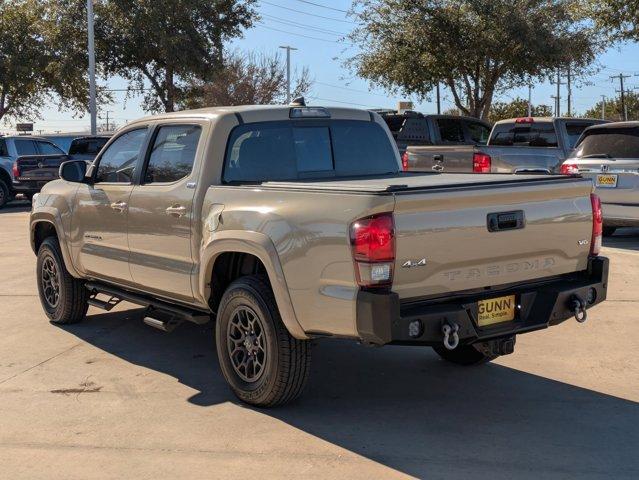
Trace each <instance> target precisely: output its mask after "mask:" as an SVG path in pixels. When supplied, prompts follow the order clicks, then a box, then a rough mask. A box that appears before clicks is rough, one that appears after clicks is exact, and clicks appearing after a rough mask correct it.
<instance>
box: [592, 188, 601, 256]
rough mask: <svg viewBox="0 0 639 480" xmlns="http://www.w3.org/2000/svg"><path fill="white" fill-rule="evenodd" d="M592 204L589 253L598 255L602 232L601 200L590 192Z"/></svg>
mask: <svg viewBox="0 0 639 480" xmlns="http://www.w3.org/2000/svg"><path fill="white" fill-rule="evenodd" d="M590 204H591V205H592V238H591V239H590V255H599V251H600V250H601V236H602V234H603V214H602V213H601V200H600V199H599V197H598V196H597V195H595V194H594V193H591V194H590Z"/></svg>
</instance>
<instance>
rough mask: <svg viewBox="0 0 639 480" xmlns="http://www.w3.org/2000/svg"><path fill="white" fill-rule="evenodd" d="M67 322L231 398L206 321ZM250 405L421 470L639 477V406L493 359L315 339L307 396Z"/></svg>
mask: <svg viewBox="0 0 639 480" xmlns="http://www.w3.org/2000/svg"><path fill="white" fill-rule="evenodd" d="M65 329H66V330H67V331H68V332H69V333H72V334H73V335H76V336H77V337H79V338H81V339H83V340H85V341H87V342H89V343H90V344H92V345H94V346H96V347H98V348H100V349H102V350H104V351H107V352H109V353H110V354H112V355H116V356H118V357H120V358H122V359H123V360H125V361H127V362H131V363H133V364H136V365H141V366H144V367H145V368H150V369H154V370H156V371H159V372H162V373H165V374H168V375H171V376H173V377H175V378H176V379H177V380H178V381H180V382H181V383H183V384H186V385H188V386H190V387H191V388H193V389H195V390H197V391H198V392H199V393H197V394H196V395H194V396H193V397H191V398H189V399H188V401H189V402H191V403H193V404H196V405H200V406H202V407H207V406H212V405H216V404H219V403H223V402H229V401H230V402H234V403H236V400H235V397H233V395H232V394H231V393H230V391H229V389H228V387H227V386H226V384H225V382H224V379H223V378H222V375H221V374H220V372H219V369H218V364H217V358H216V354H215V345H214V341H213V331H212V328H211V327H206V328H205V327H201V326H196V325H191V324H188V325H183V326H181V327H180V328H178V329H177V330H176V331H175V332H173V333H172V334H165V333H162V332H159V331H155V330H153V329H151V328H150V327H147V326H145V325H143V324H142V322H141V310H129V311H123V312H116V313H107V314H98V315H91V316H90V317H89V318H88V319H87V322H85V323H83V324H79V325H75V326H69V327H65ZM540 354H543V352H540ZM257 411H258V412H260V413H261V414H263V415H268V416H270V417H273V418H276V419H279V420H281V421H283V422H285V423H287V424H289V425H291V426H293V427H295V428H297V429H300V430H302V431H304V432H307V433H309V434H311V435H314V436H316V437H318V438H321V439H323V440H325V441H327V442H330V443H332V444H335V445H338V446H340V447H342V448H345V449H347V450H349V451H351V452H354V453H356V454H358V455H361V456H364V457H366V458H369V459H371V460H373V461H376V462H378V463H380V464H383V465H386V466H388V467H390V468H393V469H395V470H398V471H400V472H404V473H406V474H409V475H413V476H415V477H420V478H423V477H426V476H428V477H429V478H433V477H435V478H518V479H519V478H534V479H538V478H639V456H637V454H636V452H637V447H639V428H638V426H639V404H637V403H634V402H631V401H627V400H623V399H619V398H616V397H613V396H609V395H604V394H601V393H598V392H595V391H591V390H587V389H583V388H579V387H575V386H571V385H568V384H565V383H561V382H557V381H553V380H549V379H547V378H543V377H540V376H536V375H532V374H528V373H525V372H521V371H518V370H514V369H511V368H507V367H503V366H499V365H496V364H492V365H484V366H482V367H475V368H462V367H456V366H453V365H450V364H447V363H444V362H443V361H440V360H439V359H438V357H437V356H436V355H435V354H434V353H433V352H432V350H431V349H429V348H419V347H393V346H388V347H384V348H381V349H375V348H366V347H362V346H358V345H356V344H355V343H354V342H347V341H337V340H325V341H320V342H317V343H316V344H315V346H314V347H313V367H312V374H311V379H310V382H309V386H308V388H307V390H306V392H305V394H304V396H303V397H302V398H301V399H300V400H299V401H297V402H296V403H294V404H292V405H289V406H286V407H283V408H277V409H269V410H257ZM203 418H204V417H203Z"/></svg>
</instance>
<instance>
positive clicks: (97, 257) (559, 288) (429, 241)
mask: <svg viewBox="0 0 639 480" xmlns="http://www.w3.org/2000/svg"><path fill="white" fill-rule="evenodd" d="M295 105H297V106H290V107H285V106H239V107H218V108H209V109H203V110H196V111H184V112H175V113H167V114H163V115H160V116H156V117H150V118H145V119H141V120H138V121H135V122H132V123H130V124H128V125H127V126H126V127H125V128H124V129H122V130H120V131H119V132H118V133H117V134H116V135H115V136H114V137H113V138H112V139H111V140H110V142H109V143H108V144H107V145H106V147H105V148H104V149H103V150H102V151H101V152H100V154H99V155H98V157H97V158H96V160H95V161H94V162H93V164H92V165H91V166H90V167H89V168H88V169H87V164H86V162H84V161H70V162H65V163H64V164H63V166H62V167H61V169H60V173H61V177H62V179H61V180H58V181H55V182H51V183H49V184H47V185H46V186H45V187H44V188H43V190H42V192H41V193H40V194H39V195H37V196H36V197H35V198H34V206H33V210H32V213H31V218H30V228H31V245H32V248H33V251H34V252H35V253H36V254H37V285H38V291H39V295H40V300H41V302H42V306H43V308H44V311H45V313H46V315H47V316H48V317H49V318H50V319H51V321H52V322H53V323H57V324H68V323H73V322H78V321H80V320H82V319H83V318H84V317H85V314H86V312H87V308H88V306H89V305H93V306H95V307H98V308H102V309H105V310H110V309H111V308H113V307H114V306H115V305H116V304H118V303H119V302H120V301H123V300H126V301H130V302H133V303H136V304H140V305H143V306H146V307H147V311H146V314H145V319H144V321H145V322H146V323H147V324H149V325H152V326H154V327H157V328H159V329H162V330H165V331H170V330H172V329H173V328H175V327H176V326H177V325H178V324H179V323H181V322H184V321H190V322H195V323H198V324H201V323H206V322H208V321H210V320H211V319H212V318H214V319H215V320H216V322H215V324H216V326H215V336H216V345H217V354H218V358H219V364H220V366H221V370H222V373H223V375H224V377H225V378H226V380H227V382H228V383H229V385H230V386H231V388H232V390H233V391H234V392H235V394H236V395H237V396H238V397H239V398H240V399H242V400H243V401H245V402H248V403H250V404H253V405H257V406H272V405H278V404H283V403H286V402H289V401H291V400H292V399H294V398H296V397H297V396H298V395H299V394H300V392H301V391H302V389H303V387H304V384H305V382H306V379H307V377H308V374H309V368H310V363H309V362H310V357H311V348H310V343H309V340H310V339H312V338H317V337H346V338H352V339H354V340H359V341H361V342H362V343H364V344H372V345H385V344H391V343H393V344H401V345H430V346H433V347H434V349H435V351H436V352H437V353H438V354H439V355H440V356H441V357H442V358H444V359H445V360H448V361H451V362H454V363H457V364H462V365H470V364H476V363H481V362H486V361H490V360H492V359H494V358H496V357H498V356H499V355H504V354H508V353H511V352H512V351H513V350H514V345H515V337H516V335H519V334H523V333H526V332H530V331H533V330H539V329H543V328H546V327H548V326H552V325H557V324H559V323H561V322H562V321H564V320H566V319H568V318H570V317H576V318H577V319H578V320H579V321H584V320H585V319H586V309H587V308H590V307H591V306H593V305H595V304H598V303H600V302H602V301H603V300H604V299H605V298H606V289H607V276H608V260H607V259H605V258H602V257H600V256H598V254H599V248H600V245H601V212H600V204H599V200H598V198H597V197H596V196H595V195H591V190H592V183H591V181H590V180H588V179H584V178H579V177H576V176H560V175H557V176H546V175H545V176H540V175H483V176H480V175H472V174H470V175H463V174H458V175H448V174H433V173H428V174H411V173H403V172H401V164H400V157H399V152H398V150H397V148H396V146H395V144H394V142H393V139H392V136H391V134H390V131H389V130H388V128H387V127H386V124H385V123H384V121H383V120H382V119H381V118H380V116H379V115H377V114H375V113H372V112H368V111H363V110H356V109H350V108H321V107H306V106H304V102H303V101H301V100H298V101H297V102H295ZM487 186H488V187H490V188H486V187H487ZM140 348H143V347H140ZM407 388H409V386H407ZM397 394H398V395H401V392H397Z"/></svg>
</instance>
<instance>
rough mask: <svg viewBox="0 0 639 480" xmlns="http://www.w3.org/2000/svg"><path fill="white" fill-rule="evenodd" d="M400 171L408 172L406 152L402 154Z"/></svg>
mask: <svg viewBox="0 0 639 480" xmlns="http://www.w3.org/2000/svg"><path fill="white" fill-rule="evenodd" d="M402 170H404V171H407V170H408V152H404V153H403V154H402Z"/></svg>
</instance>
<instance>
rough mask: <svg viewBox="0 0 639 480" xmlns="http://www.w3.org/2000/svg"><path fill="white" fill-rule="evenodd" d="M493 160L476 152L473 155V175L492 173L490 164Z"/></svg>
mask: <svg viewBox="0 0 639 480" xmlns="http://www.w3.org/2000/svg"><path fill="white" fill-rule="evenodd" d="M491 163H492V159H491V158H490V155H486V154H485V153H481V152H476V153H475V154H473V173H490V164H491Z"/></svg>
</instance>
